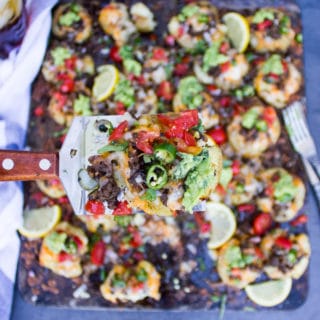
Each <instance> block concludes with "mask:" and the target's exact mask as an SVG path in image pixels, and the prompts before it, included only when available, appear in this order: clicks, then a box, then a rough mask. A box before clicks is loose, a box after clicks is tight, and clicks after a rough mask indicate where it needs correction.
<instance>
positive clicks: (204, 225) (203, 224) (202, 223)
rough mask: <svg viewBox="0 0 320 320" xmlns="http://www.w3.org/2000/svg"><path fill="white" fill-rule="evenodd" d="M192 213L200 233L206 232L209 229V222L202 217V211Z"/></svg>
mask: <svg viewBox="0 0 320 320" xmlns="http://www.w3.org/2000/svg"><path fill="white" fill-rule="evenodd" d="M193 215H194V218H195V221H196V223H197V225H198V227H199V229H200V233H208V232H209V231H210V230H211V223H210V222H209V221H206V220H205V219H204V216H203V213H202V212H195V213H194V214H193Z"/></svg>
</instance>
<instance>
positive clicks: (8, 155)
mask: <svg viewBox="0 0 320 320" xmlns="http://www.w3.org/2000/svg"><path fill="white" fill-rule="evenodd" d="M58 173H59V158H58V153H54V152H52V153H48V152H47V153H46V152H29V151H11V150H0V181H12V180H19V181H27V180H38V179H42V180H44V179H52V178H57V177H58Z"/></svg>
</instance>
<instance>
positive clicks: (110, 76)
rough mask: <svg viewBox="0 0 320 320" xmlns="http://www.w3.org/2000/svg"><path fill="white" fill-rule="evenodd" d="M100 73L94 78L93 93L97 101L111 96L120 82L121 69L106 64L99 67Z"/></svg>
mask: <svg viewBox="0 0 320 320" xmlns="http://www.w3.org/2000/svg"><path fill="white" fill-rule="evenodd" d="M99 71H100V73H99V74H98V75H97V76H96V77H95V78H94V83H93V88H92V95H93V98H94V99H95V100H96V101H97V102H101V101H103V100H106V99H107V98H109V97H110V96H111V95H112V93H113V92H114V90H115V88H116V86H117V83H118V82H119V71H118V69H117V68H116V67H115V66H114V65H112V64H109V65H104V66H101V67H100V68H99Z"/></svg>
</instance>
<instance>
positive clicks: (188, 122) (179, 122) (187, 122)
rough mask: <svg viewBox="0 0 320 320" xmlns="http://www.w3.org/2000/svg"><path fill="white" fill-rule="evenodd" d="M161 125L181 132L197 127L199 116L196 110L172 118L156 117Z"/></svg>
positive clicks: (161, 115)
mask: <svg viewBox="0 0 320 320" xmlns="http://www.w3.org/2000/svg"><path fill="white" fill-rule="evenodd" d="M158 120H159V122H160V123H161V124H163V125H165V126H168V127H173V126H175V127H177V128H180V129H183V130H189V129H191V128H192V127H194V126H196V125H198V123H199V115H198V111H197V110H186V111H183V112H181V113H180V116H178V117H175V118H172V117H168V116H166V115H163V114H159V115H158Z"/></svg>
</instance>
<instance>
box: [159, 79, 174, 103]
mask: <svg viewBox="0 0 320 320" xmlns="http://www.w3.org/2000/svg"><path fill="white" fill-rule="evenodd" d="M157 96H158V97H160V98H163V99H164V100H167V101H171V100H172V98H173V87H172V84H171V82H170V81H167V80H165V81H162V82H161V83H160V85H159V87H158V89H157Z"/></svg>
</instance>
